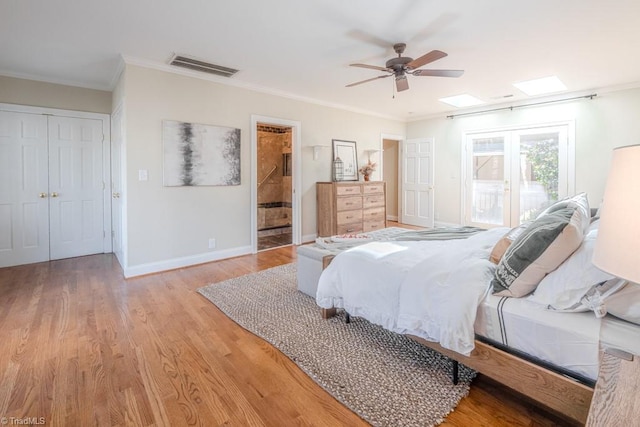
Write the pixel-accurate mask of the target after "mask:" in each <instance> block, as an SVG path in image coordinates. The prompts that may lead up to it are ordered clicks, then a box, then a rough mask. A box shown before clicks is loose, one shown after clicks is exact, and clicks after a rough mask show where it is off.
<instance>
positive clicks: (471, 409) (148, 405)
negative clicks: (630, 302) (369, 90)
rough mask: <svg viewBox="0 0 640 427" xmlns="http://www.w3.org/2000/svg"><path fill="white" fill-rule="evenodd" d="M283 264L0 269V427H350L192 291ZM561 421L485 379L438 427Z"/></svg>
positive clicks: (237, 261)
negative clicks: (132, 274)
mask: <svg viewBox="0 0 640 427" xmlns="http://www.w3.org/2000/svg"><path fill="white" fill-rule="evenodd" d="M289 262H295V247H284V248H279V249H275V250H271V251H265V252H261V253H259V254H257V255H250V256H243V257H238V258H234V259H228V260H224V261H219V262H214V263H209V264H204V265H200V266H196V267H191V268H185V269H179V270H174V271H170V272H165V273H161V274H155V275H149V276H144V277H140V278H134V279H129V280H125V279H124V278H123V276H122V271H121V269H120V266H119V264H118V262H117V260H116V259H115V257H114V256H113V255H110V254H108V255H94V256H88V257H82V258H75V259H68V260H62V261H54V262H48V263H40V264H33V265H28V266H19V267H11V268H4V269H0V346H1V347H0V348H1V351H0V417H16V418H24V417H36V418H38V417H44V420H45V421H46V425H48V426H89V425H100V426H111V425H114V426H115V425H118V426H119V425H140V426H150V425H157V426H182V425H204V426H214V425H229V426H261V425H264V426H289V425H322V426H342V425H344V426H361V425H366V423H365V422H363V421H362V420H361V419H360V418H359V417H358V416H357V415H355V414H354V413H352V412H351V411H350V410H349V409H347V408H346V407H344V406H342V405H341V404H340V403H339V402H337V401H336V400H335V399H333V398H332V397H331V396H330V395H329V394H327V393H326V392H325V391H324V390H323V389H322V388H320V387H319V386H317V385H316V384H315V383H314V382H313V381H312V380H310V379H309V378H308V377H307V376H306V375H305V374H304V373H302V372H301V371H300V370H299V369H298V368H297V366H296V365H295V364H294V363H293V362H291V361H290V360H289V359H287V358H286V357H285V356H284V355H282V354H281V353H280V352H279V351H278V350H276V349H275V348H274V347H272V346H271V345H269V344H267V343H265V342H264V341H262V340H261V339H259V338H257V337H255V336H254V335H252V334H251V333H249V332H247V331H245V330H244V329H242V328H241V327H239V326H237V325H236V324H235V323H234V322H233V321H231V320H230V319H228V318H227V317H226V316H225V315H224V314H222V313H221V312H220V311H219V310H218V309H217V308H216V307H215V306H214V305H213V304H211V303H209V302H208V301H207V300H206V299H204V298H203V297H201V296H200V295H199V294H197V293H196V289H197V288H199V287H201V286H204V285H207V284H209V283H212V282H216V281H221V280H224V279H227V278H231V277H235V276H240V275H243V274H247V273H251V272H255V271H258V270H261V269H265V268H269V267H273V266H276V265H280V264H285V263H289ZM559 424H561V421H560V420H559V419H556V418H553V417H552V416H550V415H548V414H546V413H545V412H543V411H542V410H540V409H538V408H536V407H535V406H532V405H531V404H529V403H527V402H526V401H524V400H521V399H520V398H518V397H517V396H515V395H513V394H512V393H511V392H510V391H509V390H507V389H505V388H503V387H501V386H499V385H496V384H495V383H493V382H491V381H490V380H488V379H486V378H482V377H480V378H477V379H476V380H474V383H473V385H472V388H471V392H470V394H469V396H468V397H466V398H464V399H463V400H462V402H461V403H460V405H458V407H457V408H456V410H455V411H454V412H453V413H452V414H451V415H450V416H449V417H448V418H447V420H446V422H445V425H448V426H465V427H466V426H518V425H520V426H550V425H559Z"/></svg>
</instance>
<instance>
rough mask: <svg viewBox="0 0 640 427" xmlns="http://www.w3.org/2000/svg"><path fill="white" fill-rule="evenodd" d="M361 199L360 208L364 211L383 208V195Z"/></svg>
mask: <svg viewBox="0 0 640 427" xmlns="http://www.w3.org/2000/svg"><path fill="white" fill-rule="evenodd" d="M363 199H364V200H363V202H362V206H363V207H364V208H365V209H366V208H375V207H378V206H384V194H378V195H375V196H374V195H371V196H365V197H364V198H363Z"/></svg>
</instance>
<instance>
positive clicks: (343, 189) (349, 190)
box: [336, 184, 361, 196]
mask: <svg viewBox="0 0 640 427" xmlns="http://www.w3.org/2000/svg"><path fill="white" fill-rule="evenodd" d="M358 194H361V193H360V185H359V184H355V185H336V195H338V196H350V195H354V196H355V195H358Z"/></svg>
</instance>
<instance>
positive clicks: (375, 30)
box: [0, 0, 640, 120]
mask: <svg viewBox="0 0 640 427" xmlns="http://www.w3.org/2000/svg"><path fill="white" fill-rule="evenodd" d="M396 42H405V43H407V49H406V51H405V56H410V57H413V58H417V57H418V56H421V55H422V54H424V53H427V52H429V51H431V50H433V49H439V50H442V51H444V52H447V53H448V54H449V56H448V57H446V58H444V59H441V60H439V61H436V62H434V63H432V64H429V65H427V66H425V67H424V68H433V69H438V68H446V69H463V70H465V74H464V75H463V76H462V77H461V78H457V79H455V78H441V77H416V76H409V77H408V78H409V86H410V89H409V90H408V91H405V92H401V93H399V94H396V95H395V98H393V86H394V83H393V79H392V78H388V79H379V80H376V81H373V82H370V83H366V84H363V85H359V86H356V87H352V88H346V87H345V85H346V84H349V83H353V82H356V81H359V80H364V79H367V78H371V77H375V76H377V75H379V74H382V73H381V72H378V71H375V70H369V69H360V68H354V67H349V64H350V63H353V62H360V63H367V64H372V65H379V66H383V65H384V63H385V61H386V60H387V59H389V58H391V57H393V56H394V55H395V54H394V52H393V49H392V45H393V43H396ZM173 53H180V54H184V55H189V56H194V57H197V58H200V59H204V60H207V61H209V62H213V63H216V64H220V65H224V66H227V67H231V68H237V69H239V70H240V72H239V73H237V74H236V75H235V76H234V77H231V79H232V80H233V83H234V84H239V85H243V86H248V87H253V88H259V89H262V90H268V91H271V92H275V93H282V94H289V95H292V96H295V97H298V98H305V99H310V100H315V101H318V102H321V103H325V104H329V105H337V106H343V107H347V108H350V109H355V110H359V111H368V112H373V113H376V114H380V115H384V116H391V117H396V118H400V119H403V120H404V119H408V120H410V119H412V118H416V117H423V116H430V115H435V114H443V113H444V112H448V111H452V109H453V107H450V106H447V105H446V104H443V103H441V102H439V101H438V98H442V97H445V96H451V95H458V94H462V93H469V94H471V95H474V96H476V97H479V98H481V99H483V100H485V101H487V102H488V103H490V104H497V103H504V102H505V98H503V97H504V96H507V95H513V97H512V98H508V100H509V101H519V100H522V99H524V98H526V96H525V95H524V94H522V93H520V92H519V91H518V90H517V89H516V88H514V87H513V86H512V83H514V82H518V81H522V80H528V79H532V78H539V77H546V76H549V75H554V74H555V75H557V76H558V77H559V78H560V79H561V80H562V81H563V82H564V83H565V84H566V86H567V88H568V92H580V91H584V90H595V89H597V88H607V87H612V86H619V85H623V86H636V85H637V86H640V84H638V82H640V54H639V53H640V1H639V0H615V1H604V0H536V1H531V0H530V1H526V2H525V1H514V0H484V1H478V0H459V1H453V0H452V1H435V0H432V1H427V0H397V1H389V0H386V1H383V0H351V1H349V0H269V1H265V0H262V1H259V0H231V1H221V0H181V1H180V0H101V1H97V0H47V1H38V0H3V1H2V2H0V75H7V76H13V77H23V78H31V79H36V80H44V81H51V82H56V83H64V84H71V85H77V86H83V87H91V88H96V89H104V90H110V89H112V86H113V83H114V81H115V78H116V74H117V72H118V67H119V65H120V61H121V56H124V57H125V58H126V59H127V60H130V61H132V62H134V63H144V64H148V65H152V66H153V65H155V66H164V65H163V64H166V63H167V61H168V59H169V58H170V57H171V56H172V54H173ZM227 81H228V80H227Z"/></svg>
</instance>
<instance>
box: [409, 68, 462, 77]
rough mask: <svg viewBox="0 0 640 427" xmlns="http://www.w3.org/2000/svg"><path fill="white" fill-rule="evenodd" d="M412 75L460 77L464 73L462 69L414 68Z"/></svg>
mask: <svg viewBox="0 0 640 427" xmlns="http://www.w3.org/2000/svg"><path fill="white" fill-rule="evenodd" d="M412 74H413V75H414V76H431V77H460V76H461V75H463V74H464V70H415V71H414V72H413V73H412Z"/></svg>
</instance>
